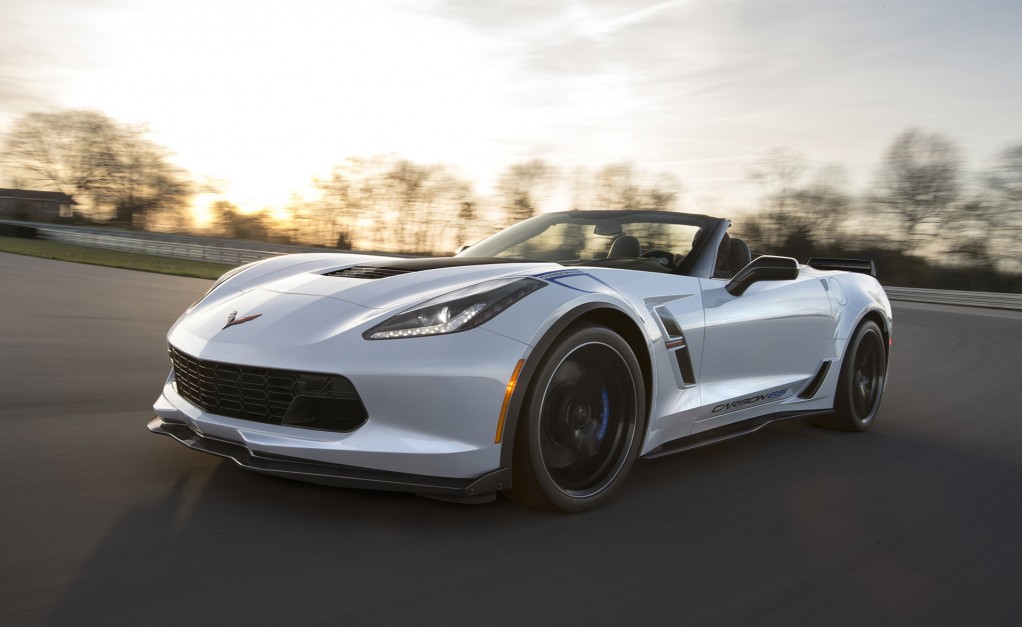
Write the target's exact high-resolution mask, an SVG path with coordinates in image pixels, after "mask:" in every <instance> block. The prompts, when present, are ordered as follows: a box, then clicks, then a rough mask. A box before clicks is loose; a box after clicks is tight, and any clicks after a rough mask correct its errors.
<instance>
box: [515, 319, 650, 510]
mask: <svg viewBox="0 0 1024 627" xmlns="http://www.w3.org/2000/svg"><path fill="white" fill-rule="evenodd" d="M642 377H643V375H642V374H641V371H640V364H639V363H638V362H637V359H636V356H635V355H634V354H633V351H632V350H631V349H630V347H629V345H628V344H627V343H626V342H625V340H623V339H622V337H620V336H619V335H618V334H616V333H615V332H614V331H612V330H611V329H609V328H607V327H604V326H599V325H593V324H584V325H578V326H573V327H570V328H569V329H568V330H567V331H566V333H565V334H563V336H562V337H560V338H559V339H558V340H556V342H555V344H553V345H552V347H551V349H550V350H549V351H548V353H547V354H546V355H545V356H544V359H543V361H542V362H541V364H540V366H539V367H538V369H537V371H536V374H535V375H534V377H533V379H532V380H531V382H530V387H529V388H528V391H527V395H526V400H525V402H524V404H523V413H522V414H521V415H520V417H519V422H518V425H517V427H516V436H515V449H514V455H513V460H512V487H511V489H510V490H509V491H507V492H506V495H507V496H508V497H510V498H512V499H513V500H515V501H519V502H521V503H524V504H527V505H532V506H535V507H541V508H545V509H551V510H556V511H562V512H581V511H585V510H588V509H592V508H594V507H597V506H598V505H600V504H601V503H603V502H604V501H605V500H607V499H608V497H609V496H610V495H611V494H612V493H613V492H614V491H615V490H616V489H617V488H618V487H619V486H620V485H621V484H622V482H623V481H624V480H625V478H626V475H627V474H628V473H629V470H630V468H631V467H632V465H633V461H634V460H635V459H636V456H637V451H639V449H640V445H641V443H642V440H643V438H642V437H641V434H642V428H643V424H644V417H645V405H646V402H645V398H644V385H643V378H642Z"/></svg>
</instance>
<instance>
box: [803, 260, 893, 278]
mask: <svg viewBox="0 0 1024 627" xmlns="http://www.w3.org/2000/svg"><path fill="white" fill-rule="evenodd" d="M807 265H809V266H810V267H812V268H814V269H816V270H844V271H846V272H860V273H861V274H870V275H871V276H878V275H877V271H876V270H875V262H874V261H871V260H869V259H828V258H827V257H811V258H810V259H808V260H807Z"/></svg>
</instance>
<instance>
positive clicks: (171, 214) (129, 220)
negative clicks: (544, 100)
mask: <svg viewBox="0 0 1024 627" xmlns="http://www.w3.org/2000/svg"><path fill="white" fill-rule="evenodd" d="M2 161H3V164H4V166H5V169H6V171H7V174H8V178H9V180H10V181H9V182H10V185H11V186H12V187H20V188H26V189H37V190H49V191H61V192H64V193H66V194H69V195H71V196H73V197H74V198H75V199H76V201H77V202H78V203H79V205H78V207H77V208H76V209H77V215H76V218H75V219H76V220H79V221H89V222H99V223H109V224H114V225H118V226H122V227H128V228H149V229H155V230H176V231H190V230H193V229H194V227H192V225H191V220H190V216H189V214H188V211H187V208H188V207H189V206H190V204H191V201H192V198H193V197H194V195H195V194H197V193H201V192H210V191H214V192H215V191H216V190H215V189H214V188H211V187H210V186H209V185H204V184H201V183H199V182H197V181H195V180H193V179H192V177H191V176H190V175H189V173H188V172H186V171H184V170H183V169H181V168H180V167H177V166H175V165H174V164H173V163H172V161H171V159H170V153H169V151H168V150H167V149H166V148H164V147H162V146H159V145H157V144H156V143H154V142H152V141H151V140H149V139H148V138H147V137H146V129H145V128H144V127H138V126H129V125H125V124H120V123H118V122H116V121H114V120H111V119H110V118H108V117H107V116H105V115H103V114H101V113H98V112H95V111H79V110H70V111H60V112H53V113H30V114H27V115H25V116H23V117H21V118H19V119H18V120H16V121H15V122H14V124H13V125H12V126H11V128H10V130H9V132H8V133H7V134H6V137H5V139H4V142H3V154H2ZM747 177H748V179H749V182H750V183H751V184H753V185H756V186H757V189H758V190H759V196H758V198H759V200H758V206H757V207H747V208H744V207H737V208H736V210H735V211H731V212H730V213H731V214H732V215H731V217H732V218H733V220H734V224H735V226H734V227H733V229H732V232H734V233H735V234H736V235H737V236H740V237H743V238H744V239H746V240H747V242H748V244H749V245H750V246H751V248H752V249H753V250H754V252H755V253H771V254H780V255H786V256H793V257H796V258H798V259H799V260H800V261H806V260H807V258H808V257H811V256H816V255H817V256H825V255H827V256H849V257H858V256H860V257H871V258H874V259H875V260H876V263H877V264H878V266H879V268H880V275H881V276H880V278H881V279H882V281H883V282H887V283H888V284H892V285H907V286H929V287H940V288H947V289H982V290H996V291H1019V290H1020V284H1021V283H1020V270H1021V145H1020V143H1019V141H1018V142H1017V143H1015V144H1013V145H1010V146H1007V147H1006V148H1005V149H1004V150H1003V151H1001V152H1000V153H999V154H998V155H996V156H995V157H994V159H993V161H992V163H991V164H989V165H988V166H986V167H985V168H984V169H982V170H980V171H969V170H968V169H967V168H965V166H964V164H963V158H962V156H961V153H960V150H959V148H958V147H957V146H956V145H955V144H954V143H953V142H952V141H950V140H949V139H947V138H945V137H942V136H941V135H938V134H934V133H928V132H927V131H925V130H922V129H910V130H907V131H905V132H903V133H901V134H899V135H898V136H897V137H896V138H895V139H894V140H893V141H892V143H891V144H890V145H889V147H888V148H887V149H886V150H885V151H884V153H883V154H882V158H881V161H880V163H879V164H878V166H877V173H876V175H875V177H874V180H873V182H872V184H871V185H870V186H869V188H868V189H866V190H863V191H860V192H856V191H852V190H851V189H850V187H851V186H850V184H849V182H848V180H847V178H846V175H845V173H844V171H843V169H842V168H841V167H839V166H835V165H827V164H826V165H818V164H812V163H810V162H809V161H808V160H807V159H806V158H805V157H803V156H801V155H800V154H799V153H797V152H795V151H792V150H788V149H783V148H779V149H774V150H771V151H769V152H767V153H765V154H763V155H760V156H758V157H757V158H756V159H755V160H754V162H753V165H752V166H751V167H750V169H749V172H747ZM313 182H314V185H315V186H316V188H317V189H318V190H319V192H320V197H319V198H317V199H315V200H303V199H298V198H296V199H294V200H293V201H292V202H291V203H289V204H288V206H287V207H284V208H283V210H281V209H279V210H278V211H277V212H275V213H276V215H280V214H281V213H282V211H283V213H284V214H285V215H286V216H287V217H286V218H285V219H280V218H274V217H272V216H271V213H270V210H269V209H268V210H264V211H262V212H256V213H246V212H242V211H240V210H239V208H238V207H237V206H235V205H233V204H231V203H230V202H228V201H224V200H222V201H218V202H216V203H214V204H213V205H212V206H211V207H210V210H211V214H212V216H213V223H212V225H211V226H210V227H206V228H204V229H203V230H202V232H203V234H216V235H221V236H225V237H233V238H240V239H260V240H270V241H278V242H290V243H300V244H311V245H320V246H330V247H337V248H343V249H350V250H364V251H380V252H389V251H394V252H407V253H424V254H450V253H451V252H452V251H453V250H455V248H457V247H458V246H459V245H462V244H468V243H472V242H473V241H476V240H478V239H480V238H482V237H484V236H486V235H488V234H490V233H491V232H494V231H496V230H497V229H498V228H501V227H504V226H507V225H508V224H513V223H515V222H518V221H520V220H523V219H525V218H528V217H530V216H532V215H535V214H537V213H540V212H542V211H545V210H550V209H552V208H569V209H654V210H689V211H693V212H696V213H702V212H705V211H706V210H705V209H702V208H701V207H699V206H693V207H690V206H687V207H681V206H680V204H681V197H682V191H683V187H682V184H681V183H680V182H679V180H678V179H677V178H675V177H674V176H673V175H672V174H670V173H666V172H659V173H649V172H644V171H641V170H638V169H637V168H636V167H634V166H633V165H632V164H630V163H628V162H622V163H612V164H608V165H606V166H603V167H601V168H597V169H594V170H589V169H581V168H577V169H571V170H566V169H562V168H558V167H556V166H555V165H554V164H551V163H549V162H547V161H545V160H542V159H532V160H528V161H524V162H521V163H516V164H512V165H510V166H508V167H507V168H506V169H505V170H504V171H503V172H502V173H501V174H500V175H499V177H498V179H497V181H496V184H495V193H494V195H493V197H489V198H481V197H480V196H479V195H478V194H477V193H476V192H475V190H474V188H473V185H472V184H471V183H470V182H469V181H467V180H465V179H463V178H461V177H460V176H459V174H458V173H457V172H456V171H454V170H453V169H452V168H450V167H449V166H446V165H443V164H421V163H415V162H412V161H409V160H407V159H402V158H400V157H395V156H377V157H370V158H366V157H352V158H349V159H347V160H345V161H343V162H341V163H339V164H338V165H336V166H335V167H334V168H333V169H332V170H331V173H330V175H328V176H327V177H324V178H320V179H314V181H313ZM708 212H711V213H714V211H708Z"/></svg>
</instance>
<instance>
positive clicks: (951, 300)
mask: <svg viewBox="0 0 1024 627" xmlns="http://www.w3.org/2000/svg"><path fill="white" fill-rule="evenodd" d="M885 293H886V294H887V295H888V296H889V299H890V300H905V301H912V302H919V303H935V304H940V305H966V306H968V307H989V308H994V309H1017V310H1019V309H1020V308H1021V295H1020V294H1005V293H1001V292H959V291H955V290H929V289H923V288H916V287H886V288H885Z"/></svg>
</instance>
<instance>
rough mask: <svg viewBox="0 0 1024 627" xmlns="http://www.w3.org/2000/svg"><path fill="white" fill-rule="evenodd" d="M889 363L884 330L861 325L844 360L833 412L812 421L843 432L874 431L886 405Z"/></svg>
mask: <svg viewBox="0 0 1024 627" xmlns="http://www.w3.org/2000/svg"><path fill="white" fill-rule="evenodd" d="M886 362H887V355H886V353H885V337H884V336H883V335H882V330H881V329H880V328H879V327H878V325H877V324H876V323H875V322H873V321H871V320H867V321H865V322H863V323H861V325H860V326H859V327H858V328H857V330H856V331H855V332H854V335H853V337H852V338H851V339H850V343H849V345H848V346H847V349H846V355H845V356H844V357H843V367H842V370H841V371H840V373H839V382H838V384H837V388H836V400H835V404H834V405H833V410H832V413H831V414H828V415H824V416H817V417H814V418H812V419H810V422H811V423H812V424H815V425H818V426H820V427H828V428H830V429H841V430H843V431H866V430H867V429H868V428H870V427H871V425H872V424H873V423H874V421H875V417H876V416H877V415H878V408H879V406H880V405H881V403H882V390H883V388H884V387H885V376H886V366H887V363H886Z"/></svg>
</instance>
